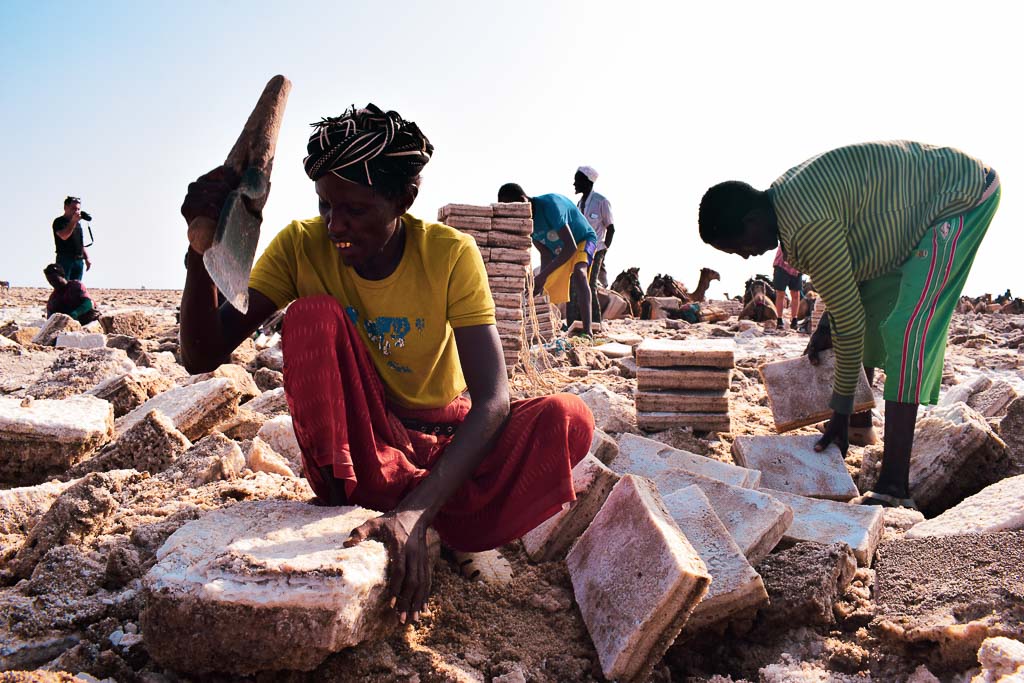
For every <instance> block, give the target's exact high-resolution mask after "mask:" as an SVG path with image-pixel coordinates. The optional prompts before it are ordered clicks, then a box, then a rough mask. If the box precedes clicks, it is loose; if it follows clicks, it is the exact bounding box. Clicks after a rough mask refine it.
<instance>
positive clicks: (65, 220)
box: [53, 197, 92, 280]
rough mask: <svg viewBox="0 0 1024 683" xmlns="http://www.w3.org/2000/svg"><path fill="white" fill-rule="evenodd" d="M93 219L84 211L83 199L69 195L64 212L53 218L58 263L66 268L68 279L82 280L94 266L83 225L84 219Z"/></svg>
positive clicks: (65, 201)
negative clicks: (90, 258) (87, 247)
mask: <svg viewBox="0 0 1024 683" xmlns="http://www.w3.org/2000/svg"><path fill="white" fill-rule="evenodd" d="M91 220H92V216H90V215H89V214H88V213H86V212H85V211H82V200H81V199H79V198H78V197H67V198H66V199H65V200H64V214H63V215H61V216H57V217H56V218H54V219H53V242H54V245H55V246H56V249H57V263H58V264H59V265H60V267H61V268H63V269H64V272H65V273H66V274H67V278H68V280H81V279H82V276H83V275H84V274H85V271H86V270H89V269H90V268H92V261H90V260H89V254H88V252H86V250H85V240H84V237H83V235H82V226H81V222H82V221H91Z"/></svg>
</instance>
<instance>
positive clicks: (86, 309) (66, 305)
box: [43, 263, 100, 325]
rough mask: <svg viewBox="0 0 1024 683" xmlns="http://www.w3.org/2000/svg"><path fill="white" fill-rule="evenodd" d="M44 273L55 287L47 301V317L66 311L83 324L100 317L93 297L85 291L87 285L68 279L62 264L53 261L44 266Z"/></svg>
mask: <svg viewBox="0 0 1024 683" xmlns="http://www.w3.org/2000/svg"><path fill="white" fill-rule="evenodd" d="M43 275H45V276H46V281H47V282H49V283H50V286H51V287H53V292H51V293H50V298H49V299H48V300H47V302H46V315H47V317H49V316H51V315H53V314H54V313H65V314H67V315H70V316H71V317H72V318H74V319H75V320H77V321H78V322H80V323H82V324H83V325H87V324H88V323H91V322H92V321H93V320H98V319H99V317H100V314H99V312H98V311H97V310H96V309H95V308H94V307H93V305H92V299H90V298H89V293H88V292H87V291H85V285H83V284H82V283H81V281H79V280H68V279H67V275H66V274H65V272H64V269H63V268H62V267H61V266H60V264H57V263H51V264H50V265H48V266H46V268H43Z"/></svg>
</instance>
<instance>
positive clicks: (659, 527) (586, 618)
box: [566, 476, 711, 682]
mask: <svg viewBox="0 0 1024 683" xmlns="http://www.w3.org/2000/svg"><path fill="white" fill-rule="evenodd" d="M566 565H567V566H568V569H569V576H570V578H571V579H572V586H573V592H574V593H575V595H576V602H577V604H578V605H579V608H580V614H581V615H582V617H583V622H584V624H585V625H586V627H587V630H588V631H589V632H590V638H591V641H592V642H593V644H594V648H595V649H596V650H597V656H598V660H599V661H600V663H601V670H602V671H603V673H604V676H605V678H607V679H609V680H617V681H630V682H632V681H637V682H638V681H643V680H645V679H646V678H647V676H649V675H650V672H651V670H652V669H653V667H654V665H655V664H656V663H657V662H658V661H659V660H660V659H661V657H662V656H663V655H664V654H665V651H666V650H667V649H668V647H669V645H671V644H672V642H673V641H674V640H675V639H676V636H677V635H679V632H680V631H681V630H682V628H683V625H684V624H685V623H686V620H687V619H688V618H689V616H690V614H691V613H692V612H693V610H694V608H695V607H696V606H697V604H699V603H700V601H701V600H702V599H703V597H704V595H705V593H707V590H708V586H709V584H710V581H711V577H710V576H709V575H708V572H707V567H705V565H704V562H703V561H701V559H700V555H699V554H698V553H697V551H696V550H694V548H693V546H692V545H691V544H690V542H689V541H687V540H686V537H685V536H684V535H683V533H682V532H681V531H680V530H679V527H678V526H677V525H676V523H675V522H674V521H672V517H671V516H670V515H669V513H668V511H667V510H666V509H665V504H664V502H663V501H662V500H661V497H660V496H659V495H658V492H657V489H655V487H654V483H653V482H651V481H649V480H644V479H641V478H639V477H633V476H624V477H623V478H622V479H621V480H620V481H619V483H617V484H616V485H615V487H614V488H613V489H612V492H611V493H610V494H609V495H608V499H607V500H606V501H605V504H604V506H603V507H602V508H601V511H600V512H598V513H597V517H595V519H594V521H593V522H592V523H591V524H590V527H589V528H588V529H587V530H586V531H585V532H584V533H583V535H582V536H581V537H580V540H579V541H578V542H577V543H576V545H575V546H574V547H573V549H572V550H571V551H570V552H569V555H568V557H567V558H566ZM611 596H614V598H612V597H611Z"/></svg>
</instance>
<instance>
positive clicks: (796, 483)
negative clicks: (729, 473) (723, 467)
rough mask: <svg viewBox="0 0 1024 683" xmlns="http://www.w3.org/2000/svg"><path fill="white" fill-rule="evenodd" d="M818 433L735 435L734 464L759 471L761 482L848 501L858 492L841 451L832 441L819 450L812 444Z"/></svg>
mask: <svg viewBox="0 0 1024 683" xmlns="http://www.w3.org/2000/svg"><path fill="white" fill-rule="evenodd" d="M820 438H821V437H820V436H818V435H814V434H805V435H800V436H737V437H736V440H735V441H733V442H732V455H733V460H734V461H735V462H736V464H737V465H742V466H743V467H749V468H750V469H754V470H760V471H761V486H763V487H764V488H770V489H777V490H779V491H786V492H788V493H796V494H799V495H801V496H807V497H809V498H827V499H829V500H840V501H847V500H850V499H851V498H853V497H854V496H856V495H858V491H857V486H856V485H855V484H854V483H853V477H851V476H850V472H849V471H848V470H847V469H846V463H845V462H844V461H843V454H842V453H841V452H840V451H839V447H838V446H836V445H835V444H832V445H830V446H829V447H828V448H826V449H825V450H824V451H822V452H821V453H816V452H815V451H814V444H815V443H817V442H818V440H819V439H820Z"/></svg>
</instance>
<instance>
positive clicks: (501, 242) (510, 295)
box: [437, 202, 533, 368]
mask: <svg viewBox="0 0 1024 683" xmlns="http://www.w3.org/2000/svg"><path fill="white" fill-rule="evenodd" d="M532 215H533V214H532V213H531V209H530V204H529V202H522V203H515V204H488V205H486V206H474V205H472V204H447V205H445V206H442V207H441V208H440V209H439V210H438V212H437V218H438V220H440V221H441V222H442V223H444V224H445V225H450V226H451V227H453V228H456V229H458V230H460V231H462V232H464V233H466V234H467V235H470V236H471V237H472V238H473V239H474V240H476V244H477V246H478V247H479V248H480V254H481V256H483V258H484V265H485V267H486V268H487V280H488V282H489V283H490V286H491V295H492V296H493V297H494V306H495V317H496V318H497V326H498V334H499V336H501V347H502V350H503V351H504V352H505V365H506V366H508V367H509V368H511V367H512V366H513V365H515V364H516V362H517V360H518V358H519V350H520V349H521V348H522V338H523V299H524V293H525V291H526V269H527V268H529V266H530V247H531V245H532V244H533V242H532V240H531V239H530V234H531V233H532V232H533V218H532V217H531V216H532Z"/></svg>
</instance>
